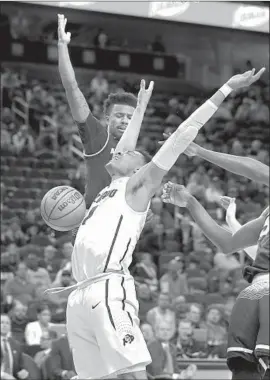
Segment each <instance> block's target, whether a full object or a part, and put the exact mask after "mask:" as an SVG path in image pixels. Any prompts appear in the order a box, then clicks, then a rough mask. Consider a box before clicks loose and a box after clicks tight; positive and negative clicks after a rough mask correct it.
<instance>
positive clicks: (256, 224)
mask: <svg viewBox="0 0 270 380" xmlns="http://www.w3.org/2000/svg"><path fill="white" fill-rule="evenodd" d="M162 198H163V201H164V202H165V203H172V204H174V205H176V206H179V207H186V208H187V209H188V210H189V212H190V214H191V216H192V218H193V219H194V221H195V222H196V223H197V224H198V226H199V227H200V229H201V230H202V231H203V233H204V234H205V236H207V238H208V239H209V240H211V241H212V243H213V244H215V245H216V246H217V247H218V248H219V249H220V251H221V252H223V253H227V254H228V253H233V252H237V251H239V250H240V249H244V248H246V247H250V246H252V245H255V244H256V243H257V241H258V239H259V236H260V232H261V229H262V227H263V225H264V222H265V218H266V215H265V213H263V214H262V215H261V216H260V217H259V218H257V219H255V220H253V221H251V222H249V223H247V224H245V225H244V226H242V227H241V228H240V229H239V230H238V231H237V232H236V233H235V234H232V233H231V232H230V231H228V230H226V229H224V228H223V227H221V226H219V225H218V224H217V223H216V222H215V221H214V219H213V218H212V217H211V216H210V215H209V214H208V212H207V211H206V210H205V209H204V208H203V206H202V205H201V204H200V203H199V202H198V201H197V199H196V198H195V197H193V196H192V195H191V194H190V193H189V192H188V191H187V189H186V188H185V187H184V186H181V185H176V184H173V183H171V182H169V183H167V184H166V185H165V186H164V189H163V195H162Z"/></svg>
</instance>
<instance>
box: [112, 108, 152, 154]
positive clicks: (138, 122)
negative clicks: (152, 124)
mask: <svg viewBox="0 0 270 380" xmlns="http://www.w3.org/2000/svg"><path fill="white" fill-rule="evenodd" d="M145 110H146V109H145V108H144V107H136V109H135V111H134V112H133V115H132V118H131V120H130V122H129V124H128V126H127V128H126V130H125V132H124V133H123V136H122V137H121V139H120V141H119V142H118V144H117V146H116V148H115V153H117V152H124V151H133V150H135V149H136V145H137V141H138V138H139V134H140V130H141V126H142V121H143V117H144V114H145Z"/></svg>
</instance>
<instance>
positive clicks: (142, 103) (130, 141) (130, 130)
mask: <svg viewBox="0 0 270 380" xmlns="http://www.w3.org/2000/svg"><path fill="white" fill-rule="evenodd" d="M153 88H154V82H153V81H151V82H150V84H149V87H148V89H146V88H145V80H144V79H142V80H141V84H140V91H139V94H138V99H137V106H136V108H135V110H134V112H133V115H132V118H131V120H130V122H129V124H128V126H127V128H126V130H125V132H124V133H123V136H122V137H121V139H120V141H119V142H118V144H117V146H116V148H115V153H118V152H128V151H134V150H135V149H136V145H137V141H138V137H139V134H140V130H141V126H142V122H143V117H144V114H145V111H146V108H147V105H148V103H149V100H150V98H151V95H152V91H153Z"/></svg>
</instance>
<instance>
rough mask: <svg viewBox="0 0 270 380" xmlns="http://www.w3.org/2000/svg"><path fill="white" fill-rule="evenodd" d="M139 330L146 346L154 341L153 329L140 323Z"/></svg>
mask: <svg viewBox="0 0 270 380" xmlns="http://www.w3.org/2000/svg"><path fill="white" fill-rule="evenodd" d="M140 328H141V331H142V334H143V337H144V340H145V342H146V344H149V343H151V342H152V341H154V340H155V339H156V338H155V334H154V330H153V327H152V326H151V325H150V324H149V323H142V324H141V326H140Z"/></svg>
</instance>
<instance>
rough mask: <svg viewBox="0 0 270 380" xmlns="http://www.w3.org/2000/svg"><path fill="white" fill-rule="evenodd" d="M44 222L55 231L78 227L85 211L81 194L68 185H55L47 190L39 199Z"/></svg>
mask: <svg viewBox="0 0 270 380" xmlns="http://www.w3.org/2000/svg"><path fill="white" fill-rule="evenodd" d="M40 212H41V216H42V218H43V220H44V222H45V223H46V224H47V225H48V226H49V227H51V228H53V229H54V230H57V231H62V232H64V231H70V230H72V229H73V228H76V227H78V226H79V225H80V224H81V222H82V220H83V218H84V217H85V213H86V205H85V200H84V197H83V195H82V194H81V193H80V192H79V191H77V190H76V189H74V188H73V187H70V186H57V187H54V188H53V189H51V190H49V191H48V192H47V193H46V194H45V196H44V197H43V199H42V201H41V206H40Z"/></svg>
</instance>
